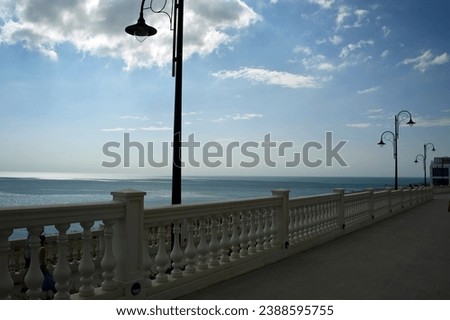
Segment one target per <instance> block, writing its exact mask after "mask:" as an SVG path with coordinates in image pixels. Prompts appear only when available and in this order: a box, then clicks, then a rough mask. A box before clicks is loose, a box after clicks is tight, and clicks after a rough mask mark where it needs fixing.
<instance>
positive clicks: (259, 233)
mask: <svg viewBox="0 0 450 320" xmlns="http://www.w3.org/2000/svg"><path fill="white" fill-rule="evenodd" d="M256 215H257V224H258V227H257V229H256V251H257V252H261V251H263V250H264V219H263V214H262V213H261V212H260V211H258V212H256Z"/></svg>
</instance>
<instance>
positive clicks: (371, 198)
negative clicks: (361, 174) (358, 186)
mask: <svg viewBox="0 0 450 320" xmlns="http://www.w3.org/2000/svg"><path fill="white" fill-rule="evenodd" d="M366 191H368V192H370V195H369V218H370V220H373V219H375V215H374V212H373V208H374V202H373V193H374V190H373V188H367V189H366Z"/></svg>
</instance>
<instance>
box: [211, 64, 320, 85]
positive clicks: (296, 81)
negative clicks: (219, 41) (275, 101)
mask: <svg viewBox="0 0 450 320" xmlns="http://www.w3.org/2000/svg"><path fill="white" fill-rule="evenodd" d="M212 75H213V76H214V77H217V78H219V79H246V80H250V81H255V82H261V83H264V84H268V85H274V86H280V87H285V88H291V89H298V88H318V87H320V85H319V83H318V81H317V79H315V78H314V77H311V76H305V75H298V74H292V73H288V72H281V71H272V70H266V69H260V68H242V69H239V70H235V71H226V70H222V71H219V72H216V73H213V74H212Z"/></svg>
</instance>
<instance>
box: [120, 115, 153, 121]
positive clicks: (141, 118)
mask: <svg viewBox="0 0 450 320" xmlns="http://www.w3.org/2000/svg"><path fill="white" fill-rule="evenodd" d="M120 119H124V120H149V119H150V118H149V117H148V116H133V115H125V116H121V117H120Z"/></svg>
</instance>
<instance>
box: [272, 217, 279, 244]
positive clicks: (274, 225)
mask: <svg viewBox="0 0 450 320" xmlns="http://www.w3.org/2000/svg"><path fill="white" fill-rule="evenodd" d="M270 211H271V217H272V226H271V227H270V235H271V239H270V246H271V247H272V248H276V247H277V246H278V244H279V240H278V236H277V233H278V224H277V217H276V212H275V210H274V209H273V208H271V209H270Z"/></svg>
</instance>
